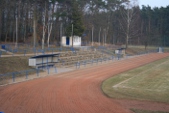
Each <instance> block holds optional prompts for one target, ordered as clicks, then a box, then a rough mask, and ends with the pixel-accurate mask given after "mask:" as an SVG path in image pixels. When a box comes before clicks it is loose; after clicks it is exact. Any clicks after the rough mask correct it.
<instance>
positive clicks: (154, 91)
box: [102, 58, 169, 103]
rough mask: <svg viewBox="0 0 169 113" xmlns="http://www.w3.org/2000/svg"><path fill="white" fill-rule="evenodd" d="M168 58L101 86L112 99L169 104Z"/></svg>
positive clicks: (113, 78)
mask: <svg viewBox="0 0 169 113" xmlns="http://www.w3.org/2000/svg"><path fill="white" fill-rule="evenodd" d="M168 67H169V58H165V59H161V60H158V61H156V62H153V63H150V64H147V65H145V66H142V67H139V68H136V69H133V70H130V71H128V72H125V73H122V74H119V75H117V76H114V77H112V78H110V79H108V80H106V81H104V82H103V84H102V90H103V92H104V93H105V94H106V95H107V96H109V97H112V98H127V99H139V100H150V101H157V102H165V103H169V69H168Z"/></svg>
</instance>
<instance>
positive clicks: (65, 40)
mask: <svg viewBox="0 0 169 113" xmlns="http://www.w3.org/2000/svg"><path fill="white" fill-rule="evenodd" d="M61 45H62V46H68V47H69V46H72V36H71V37H66V36H62V38H61ZM79 46H81V37H79V36H73V47H79Z"/></svg>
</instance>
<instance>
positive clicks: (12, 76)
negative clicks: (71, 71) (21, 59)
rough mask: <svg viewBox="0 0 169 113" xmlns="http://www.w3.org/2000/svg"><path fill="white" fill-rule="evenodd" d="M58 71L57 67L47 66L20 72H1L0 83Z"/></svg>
mask: <svg viewBox="0 0 169 113" xmlns="http://www.w3.org/2000/svg"><path fill="white" fill-rule="evenodd" d="M56 73H57V68H56V67H46V68H41V69H29V70H24V71H19V72H10V73H6V74H0V85H3V84H11V83H16V82H21V81H25V80H30V79H34V78H38V77H43V76H47V75H49V74H56Z"/></svg>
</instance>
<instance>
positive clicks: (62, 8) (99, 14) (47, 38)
mask: <svg viewBox="0 0 169 113" xmlns="http://www.w3.org/2000/svg"><path fill="white" fill-rule="evenodd" d="M71 35H77V36H80V37H82V40H83V44H84V45H85V44H87V43H91V42H92V41H93V42H101V44H104V43H107V44H115V45H121V44H124V45H125V47H126V48H127V47H128V45H145V46H148V45H155V46H169V6H167V7H160V8H159V7H150V6H142V7H139V4H138V1H137V0H1V3H0V43H7V42H8V43H15V42H17V43H30V44H32V45H33V46H36V45H48V46H49V44H55V45H56V44H58V45H59V43H60V38H61V37H62V36H71Z"/></svg>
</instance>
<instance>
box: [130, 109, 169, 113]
mask: <svg viewBox="0 0 169 113" xmlns="http://www.w3.org/2000/svg"><path fill="white" fill-rule="evenodd" d="M131 110H132V111H133V112H134V113H169V112H162V111H147V110H138V109H131Z"/></svg>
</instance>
